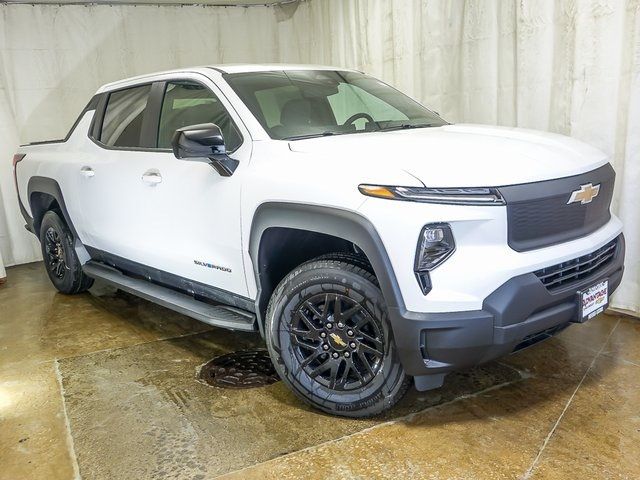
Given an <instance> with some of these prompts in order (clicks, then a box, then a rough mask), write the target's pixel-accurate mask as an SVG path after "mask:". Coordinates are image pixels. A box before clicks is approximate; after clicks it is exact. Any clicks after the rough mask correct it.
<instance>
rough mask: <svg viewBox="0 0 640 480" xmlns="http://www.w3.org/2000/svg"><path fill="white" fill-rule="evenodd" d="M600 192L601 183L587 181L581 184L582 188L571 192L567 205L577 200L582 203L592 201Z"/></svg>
mask: <svg viewBox="0 0 640 480" xmlns="http://www.w3.org/2000/svg"><path fill="white" fill-rule="evenodd" d="M598 193H600V184H598V185H592V184H590V183H587V184H585V185H580V190H575V191H573V192H571V197H569V201H568V202H567V205H569V204H570V203H575V202H580V204H581V205H584V204H586V203H590V202H591V200H593V199H594V198H596V197H597V196H598Z"/></svg>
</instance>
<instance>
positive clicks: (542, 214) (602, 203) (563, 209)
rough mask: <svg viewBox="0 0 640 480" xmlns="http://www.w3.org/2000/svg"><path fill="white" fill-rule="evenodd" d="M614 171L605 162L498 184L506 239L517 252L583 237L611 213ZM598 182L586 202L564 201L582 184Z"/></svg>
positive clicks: (602, 223)
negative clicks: (569, 174) (517, 182)
mask: <svg viewBox="0 0 640 480" xmlns="http://www.w3.org/2000/svg"><path fill="white" fill-rule="evenodd" d="M614 180H615V173H614V171H613V168H612V167H611V165H609V164H606V165H604V166H602V167H600V168H598V169H596V170H592V171H590V172H587V173H583V174H580V175H574V176H572V177H565V178H559V179H555V180H545V181H542V182H536V183H526V184H521V185H511V186H507V187H500V188H499V190H500V193H501V194H502V196H503V197H504V199H505V200H506V202H507V217H508V218H507V221H508V242H509V246H510V247H511V248H513V249H514V250H515V251H517V252H525V251H528V250H534V249H537V248H543V247H547V246H549V245H556V244H558V243H563V242H568V241H570V240H574V239H576V238H580V237H583V236H585V235H588V234H590V233H591V232H594V231H596V230H597V229H598V228H600V227H602V226H603V225H604V224H606V223H607V222H608V221H609V219H610V218H611V215H610V213H609V205H610V203H611V197H612V195H613V185H614ZM588 184H592V185H594V186H596V185H597V186H599V191H598V195H597V196H595V197H593V199H592V200H591V201H590V202H589V203H586V204H584V205H583V204H582V203H581V202H572V203H568V202H569V200H570V198H571V195H572V192H575V191H578V190H579V189H580V188H582V186H585V185H588Z"/></svg>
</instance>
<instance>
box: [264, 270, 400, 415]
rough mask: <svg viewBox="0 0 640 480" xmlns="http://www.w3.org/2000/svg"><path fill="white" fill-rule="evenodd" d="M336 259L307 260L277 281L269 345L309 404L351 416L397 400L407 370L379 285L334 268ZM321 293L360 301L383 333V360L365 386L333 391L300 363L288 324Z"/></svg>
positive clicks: (269, 315) (278, 365)
mask: <svg viewBox="0 0 640 480" xmlns="http://www.w3.org/2000/svg"><path fill="white" fill-rule="evenodd" d="M332 263H335V262H315V263H314V264H306V265H303V266H302V267H300V268H298V269H296V270H295V271H294V272H292V273H291V274H290V275H289V276H288V277H287V278H286V279H285V280H284V281H283V282H282V283H281V284H280V285H279V286H278V288H277V289H276V292H275V293H274V295H273V297H272V301H271V303H270V305H269V310H268V312H267V323H266V329H265V333H266V334H267V335H266V336H267V346H268V348H269V353H270V354H271V357H272V360H273V363H274V366H275V368H276V370H277V371H278V373H279V375H280V377H281V378H282V379H283V381H284V382H285V383H287V384H288V385H289V386H290V387H291V388H292V390H293V391H294V392H295V393H296V394H297V395H298V396H300V397H301V398H303V399H304V400H305V401H307V402H308V403H311V404H312V405H313V406H315V407H317V408H319V409H321V410H323V411H325V412H328V413H331V414H337V415H345V416H351V417H358V416H371V415H375V414H377V413H380V412H381V411H382V410H385V409H386V408H389V407H390V406H391V405H393V404H394V403H395V402H396V401H397V399H398V397H399V396H400V395H401V393H404V392H401V390H402V389H403V386H404V383H405V374H404V370H403V369H402V366H401V364H400V362H399V360H398V358H397V353H396V348H395V344H394V342H393V335H392V331H391V327H390V324H389V321H388V315H387V309H386V305H385V302H384V298H383V296H382V293H381V292H380V289H379V288H378V287H377V286H376V285H375V284H373V283H372V282H371V281H369V280H367V279H366V278H364V277H363V276H361V275H358V274H357V273H355V272H352V271H346V270H344V269H341V268H336V266H334V265H332ZM342 265H346V266H350V265H348V264H342ZM318 293H338V294H341V295H345V296H347V297H349V298H351V299H353V300H354V301H356V302H358V303H360V304H361V305H362V306H363V307H364V308H365V309H366V310H367V311H368V313H369V314H370V315H371V317H372V318H373V319H374V321H375V322H376V323H377V324H378V327H379V328H380V330H381V332H382V335H383V344H384V352H385V355H384V358H383V365H382V366H381V368H380V369H379V370H378V373H377V374H376V376H375V377H374V378H373V379H372V380H371V381H370V382H369V383H367V384H366V385H365V386H364V387H362V388H361V389H357V390H351V391H335V390H330V389H328V388H327V387H325V386H324V385H322V384H320V383H319V382H317V381H315V380H314V379H312V378H311V377H310V376H309V375H308V374H307V373H306V372H305V371H304V370H303V369H302V368H299V367H298V366H299V360H298V358H297V356H296V354H295V351H294V349H293V346H292V344H291V340H290V336H289V333H288V331H287V327H288V324H289V323H290V322H291V320H292V317H293V312H294V311H295V309H296V307H297V306H298V305H299V304H300V303H301V302H302V301H304V299H306V298H309V297H311V296H312V295H315V294H318Z"/></svg>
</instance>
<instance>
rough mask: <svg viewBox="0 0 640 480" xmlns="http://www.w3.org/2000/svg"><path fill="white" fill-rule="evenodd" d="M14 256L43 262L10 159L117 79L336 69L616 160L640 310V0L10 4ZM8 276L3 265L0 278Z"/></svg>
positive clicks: (6, 240)
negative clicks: (216, 68) (173, 72)
mask: <svg viewBox="0 0 640 480" xmlns="http://www.w3.org/2000/svg"><path fill="white" fill-rule="evenodd" d="M0 11H1V12H2V19H1V20H0V193H1V196H0V200H1V202H2V204H1V205H0V253H1V255H2V257H3V258H4V261H5V265H12V264H16V263H22V262H28V261H32V260H36V259H38V258H39V257H38V247H37V244H36V242H35V240H34V238H32V236H31V235H30V234H27V233H26V232H25V231H24V229H23V227H22V224H23V222H22V219H21V217H20V214H19V212H18V208H17V204H16V199H15V193H14V188H13V180H12V178H11V174H10V172H11V156H12V154H13V151H14V149H15V146H16V145H17V144H18V142H27V141H32V140H38V139H46V138H55V137H61V136H64V134H65V133H66V131H67V129H68V128H69V126H70V125H71V124H72V123H73V121H74V120H75V117H76V116H77V114H78V112H79V111H80V110H81V108H82V107H83V106H84V104H85V103H86V101H87V100H88V98H89V97H90V96H91V94H92V93H93V92H94V91H95V89H96V88H97V87H98V86H99V85H101V84H103V83H106V82H108V81H112V80H116V79H119V78H123V77H127V76H131V75H136V74H140V73H145V72H150V71H156V70H162V69H169V68H177V67H182V66H188V65H198V64H211V63H225V62H226V63H230V62H290V63H322V64H333V65H336V66H345V67H355V68H358V69H360V70H364V71H366V72H368V73H371V74H374V75H376V76H378V77H380V78H382V79H384V80H385V81H387V82H389V83H391V84H393V85H395V86H397V87H398V88H400V89H401V90H403V91H406V92H408V93H409V94H411V95H413V96H414V97H416V98H418V99H419V100H421V101H422V102H423V103H425V104H426V105H428V106H430V107H432V108H434V109H435V110H437V111H439V112H440V113H441V114H442V115H443V116H444V117H445V118H446V119H448V120H449V121H452V122H477V123H489V124H498V125H509V126H521V127H527V128H536V129H541V130H549V131H553V132H559V133H563V134H565V135H571V136H573V137H576V138H578V139H580V140H584V141H586V142H588V143H591V144H593V145H595V146H597V147H598V148H600V149H602V150H603V151H605V152H606V153H607V154H609V155H610V156H611V161H612V163H613V165H614V167H615V169H616V171H617V174H618V177H617V178H618V179H617V186H616V192H615V197H614V203H613V210H614V212H615V213H616V214H617V215H618V216H620V217H621V218H622V220H623V221H624V223H625V234H626V238H627V260H626V265H627V270H626V273H625V276H624V280H623V284H622V286H621V287H620V289H619V290H618V292H616V295H615V296H614V299H613V302H612V304H613V306H614V307H616V308H621V309H626V310H629V311H633V312H635V313H636V314H640V208H639V207H638V205H640V194H639V193H638V189H637V188H636V187H637V186H638V185H640V1H639V0H557V1H554V0H518V1H516V0H502V1H501V0H477V1H463V0H451V1H428V0H307V1H304V2H301V3H299V4H293V5H282V6H280V7H250V8H242V7H228V8H223V7H198V6H193V7H173V6H163V7H155V6H114V7H110V6H99V5H90V6H77V5H76V6H74V5H67V6H56V5H37V6H30V5H6V4H3V5H0ZM0 273H1V272H0Z"/></svg>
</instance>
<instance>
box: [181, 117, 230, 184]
mask: <svg viewBox="0 0 640 480" xmlns="http://www.w3.org/2000/svg"><path fill="white" fill-rule="evenodd" d="M171 146H172V147H173V154H174V155H175V156H176V158H179V159H192V160H195V161H201V162H202V161H204V162H206V163H208V164H210V165H211V166H212V167H213V168H215V170H216V171H217V172H218V173H219V174H220V175H221V176H223V177H230V176H231V175H233V172H234V171H235V170H236V168H237V167H238V163H239V162H238V161H237V160H234V159H233V158H231V157H229V156H228V155H227V150H226V148H225V145H224V137H223V136H222V131H221V130H220V127H218V126H217V125H215V124H214V123H202V124H200V125H189V126H187V127H182V128H179V129H178V130H176V132H175V133H174V134H173V138H172V139H171Z"/></svg>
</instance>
